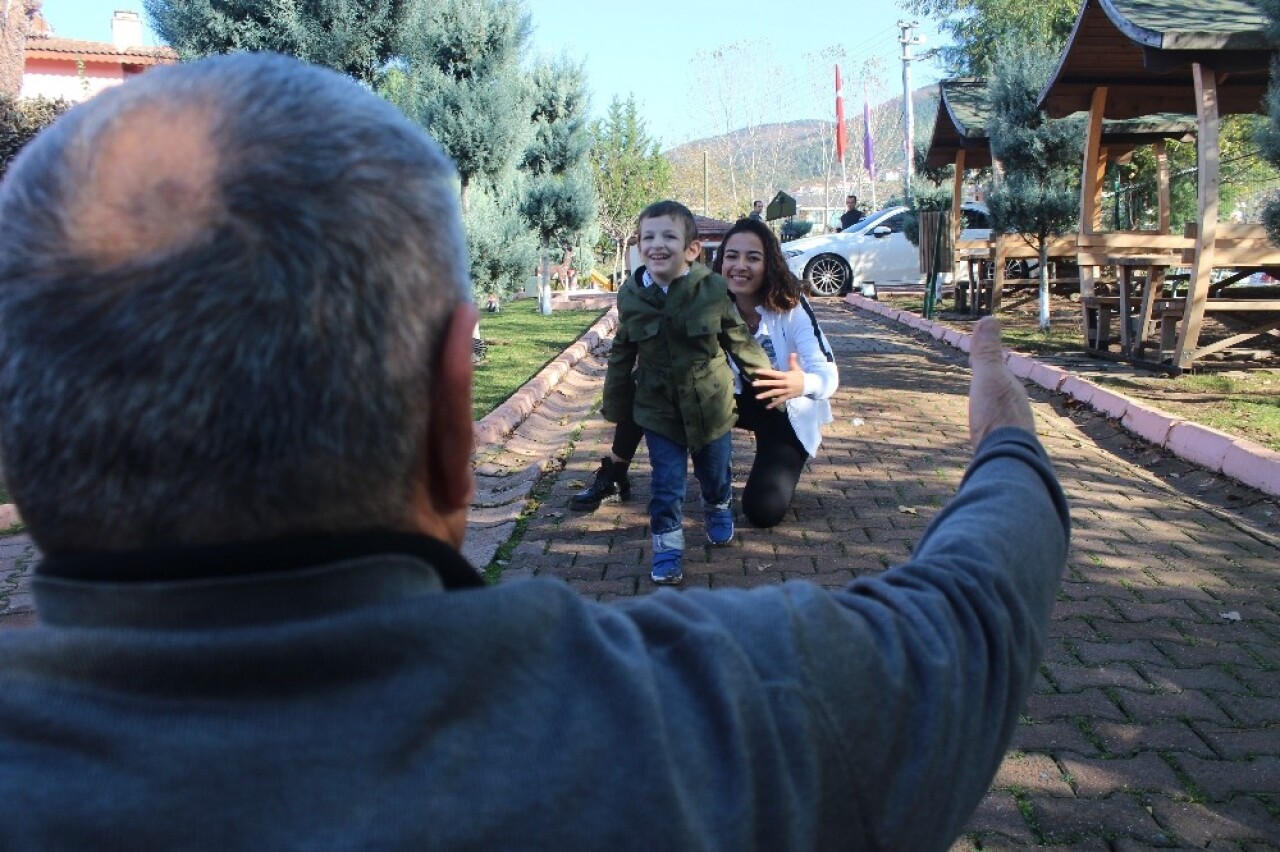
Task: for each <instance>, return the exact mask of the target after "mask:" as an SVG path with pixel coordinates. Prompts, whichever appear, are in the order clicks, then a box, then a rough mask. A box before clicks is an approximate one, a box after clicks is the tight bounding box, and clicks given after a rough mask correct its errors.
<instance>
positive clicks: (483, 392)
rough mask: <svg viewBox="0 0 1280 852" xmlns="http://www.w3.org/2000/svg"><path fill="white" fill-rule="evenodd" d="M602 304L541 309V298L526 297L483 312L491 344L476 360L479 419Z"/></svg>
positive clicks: (474, 408) (474, 409)
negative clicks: (586, 307)
mask: <svg viewBox="0 0 1280 852" xmlns="http://www.w3.org/2000/svg"><path fill="white" fill-rule="evenodd" d="M603 313H604V311H602V310H598V309H597V310H589V311H562V310H556V311H555V312H553V313H552V314H551V315H550V316H545V317H544V316H543V315H542V314H540V313H538V301H537V299H520V300H518V301H513V302H508V303H507V304H505V305H503V306H502V311H501V312H500V313H496V314H484V313H482V314H481V315H480V336H481V337H482V338H484V340H485V342H486V343H487V344H488V345H489V350H488V353H487V354H486V356H485V359H484V360H483V361H481V362H480V363H478V364H476V373H475V397H474V399H473V400H472V404H471V416H472V417H473V418H474V419H476V420H479V419H480V418H481V417H484V416H485V415H486V414H488V413H489V412H490V411H493V410H494V409H495V408H497V407H498V406H499V405H501V404H502V403H503V402H504V401H505V400H506V399H507V397H509V396H511V395H512V394H513V393H515V392H516V391H517V390H519V389H520V386H521V385H523V384H524V383H525V382H527V381H529V379H531V378H533V377H534V376H535V375H537V373H538V371H539V370H541V369H542V368H543V367H544V366H546V365H547V363H548V362H550V361H551V360H552V359H553V358H555V357H556V356H557V355H559V354H560V353H561V352H563V351H564V350H565V348H566V347H568V346H569V345H570V344H571V343H573V342H574V341H575V340H577V339H578V338H579V337H581V336H582V334H583V332H585V331H586V330H587V329H588V328H590V327H591V324H592V323H594V322H595V321H596V320H597V319H599V318H600V316H601V314H603Z"/></svg>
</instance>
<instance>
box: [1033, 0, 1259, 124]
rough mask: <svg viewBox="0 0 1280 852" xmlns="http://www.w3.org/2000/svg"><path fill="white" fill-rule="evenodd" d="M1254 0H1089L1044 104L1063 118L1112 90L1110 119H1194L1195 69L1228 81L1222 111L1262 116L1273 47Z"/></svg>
mask: <svg viewBox="0 0 1280 852" xmlns="http://www.w3.org/2000/svg"><path fill="white" fill-rule="evenodd" d="M1266 27H1267V20H1266V16H1265V15H1264V14H1263V13H1262V11H1261V10H1260V9H1258V7H1257V6H1255V5H1254V4H1253V3H1252V2H1249V0H1085V3H1084V5H1083V7H1081V9H1080V15H1079V17H1078V18H1076V23H1075V27H1074V28H1073V29H1072V31H1071V38H1070V40H1069V41H1068V43H1067V47H1066V49H1065V50H1064V51H1063V53H1062V56H1061V57H1060V58H1059V61H1058V67H1057V69H1056V71H1055V72H1054V75H1053V79H1052V80H1051V81H1050V82H1049V85H1048V86H1046V87H1045V90H1044V91H1043V92H1041V94H1040V106H1041V108H1042V109H1044V110H1045V111H1046V112H1047V113H1048V114H1049V115H1050V116H1054V117H1060V116H1064V115H1070V114H1072V113H1075V112H1082V111H1085V110H1088V109H1089V104H1090V99H1091V97H1092V95H1093V91H1094V89H1096V88H1099V87H1104V86H1105V87H1106V88H1107V90H1108V91H1107V102H1106V112H1105V117H1106V118H1133V117H1135V116H1139V115H1144V114H1148V113H1152V112H1155V111H1160V112H1173V113H1184V114H1194V113H1195V111H1196V105H1195V89H1194V85H1193V82H1192V78H1191V66H1192V63H1195V62H1199V63H1202V64H1203V65H1204V66H1205V67H1207V68H1212V69H1213V70H1214V71H1216V72H1219V73H1220V74H1222V75H1223V76H1222V77H1221V79H1220V80H1219V83H1218V96H1219V99H1220V103H1219V111H1220V112H1221V113H1223V114H1227V113H1244V112H1260V111H1262V110H1263V99H1264V97H1265V94H1266V86H1267V79H1268V75H1269V65H1270V59H1271V52H1272V46H1271V44H1270V42H1269V41H1268V40H1267V35H1266Z"/></svg>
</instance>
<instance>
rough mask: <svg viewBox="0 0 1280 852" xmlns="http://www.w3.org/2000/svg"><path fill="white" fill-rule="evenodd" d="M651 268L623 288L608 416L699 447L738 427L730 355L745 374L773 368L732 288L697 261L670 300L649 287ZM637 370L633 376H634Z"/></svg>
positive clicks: (608, 382)
mask: <svg viewBox="0 0 1280 852" xmlns="http://www.w3.org/2000/svg"><path fill="white" fill-rule="evenodd" d="M643 272H644V267H641V268H640V269H637V270H636V271H635V273H634V274H633V275H632V276H631V277H629V278H627V281H626V283H625V284H623V285H622V289H621V290H619V291H618V331H617V333H616V334H615V335H614V338H613V349H612V351H611V352H610V353H609V369H608V372H607V373H606V374H605V379H604V404H603V408H602V414H603V415H604V419H605V420H608V421H610V422H611V423H618V422H620V421H623V422H625V421H627V420H631V419H634V421H635V422H636V423H637V424H639V425H640V426H642V427H643V428H645V429H652V430H653V431H654V432H657V433H658V434H659V435H662V436H663V437H664V438H669V439H670V440H672V441H675V442H676V443H677V444H683V445H684V446H686V447H688V448H689V449H690V450H699V449H701V448H702V447H705V446H706V445H707V444H709V443H711V442H712V441H714V440H715V439H716V438H719V437H720V436H721V435H723V434H725V433H726V432H728V431H729V430H730V429H732V428H733V424H734V421H735V420H736V419H737V413H736V411H735V408H734V401H733V371H732V369H730V367H729V361H728V359H727V358H725V353H728V355H729V357H730V358H733V360H734V361H735V362H737V364H738V367H739V369H741V371H742V372H743V374H744V375H747V376H754V375H755V374H756V372H757V371H759V370H767V369H772V365H771V364H770V363H769V357H768V356H767V355H765V352H764V350H763V349H761V348H760V344H758V343H756V341H755V339H754V338H753V337H752V336H751V333H750V332H749V331H748V330H747V325H746V323H745V322H743V321H742V317H740V316H739V315H738V309H737V308H736V307H735V306H734V304H733V302H732V301H731V300H730V299H729V286H728V283H727V282H726V281H725V280H724V279H723V278H721V277H720V276H719V275H716V274H715V273H713V272H712V271H711V270H710V269H708V268H707V267H706V266H703V265H702V264H700V263H695V264H693V265H692V266H691V267H690V268H689V272H688V273H686V274H685V275H683V276H682V277H680V278H677V279H676V280H675V281H673V282H671V286H670V287H669V288H668V291H667V295H666V296H665V297H664V296H663V295H662V291H661V290H660V289H659V288H658V287H657V286H656V285H654V286H651V287H645V286H644V285H643V284H641V283H640V281H642V280H643ZM633 371H634V372H633Z"/></svg>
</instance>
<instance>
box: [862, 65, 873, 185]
mask: <svg viewBox="0 0 1280 852" xmlns="http://www.w3.org/2000/svg"><path fill="white" fill-rule="evenodd" d="M862 166H863V168H865V169H866V170H867V174H868V175H870V176H871V181H872V182H873V183H874V182H875V179H876V154H875V150H874V148H873V146H872V145H871V102H870V101H868V100H867V84H866V83H863V84H862Z"/></svg>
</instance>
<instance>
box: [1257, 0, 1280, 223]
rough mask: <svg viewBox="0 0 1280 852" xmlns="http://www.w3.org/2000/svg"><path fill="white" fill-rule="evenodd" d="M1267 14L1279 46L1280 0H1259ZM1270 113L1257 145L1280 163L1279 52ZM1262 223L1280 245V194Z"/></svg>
mask: <svg viewBox="0 0 1280 852" xmlns="http://www.w3.org/2000/svg"><path fill="white" fill-rule="evenodd" d="M1256 2H1257V5H1258V7H1259V8H1261V9H1262V11H1263V12H1265V13H1266V15H1267V21H1268V27H1267V35H1268V36H1269V37H1270V38H1271V43H1272V44H1274V45H1277V46H1280V0H1256ZM1267 114H1268V115H1269V116H1270V118H1271V121H1270V122H1269V123H1268V124H1266V125H1265V126H1263V127H1262V128H1260V129H1259V131H1258V136H1257V139H1258V148H1259V150H1260V151H1261V153H1262V156H1263V157H1264V158H1265V159H1266V160H1267V162H1269V163H1271V165H1273V166H1278V167H1280V53H1276V54H1273V55H1272V58H1271V83H1270V85H1269V86H1268V88H1267ZM1262 224H1263V225H1265V226H1266V228H1267V236H1268V237H1269V238H1270V239H1271V242H1272V243H1274V244H1275V245H1280V198H1273V199H1272V200H1271V201H1269V202H1268V203H1267V206H1266V208H1265V209H1264V210H1263V212H1262Z"/></svg>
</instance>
